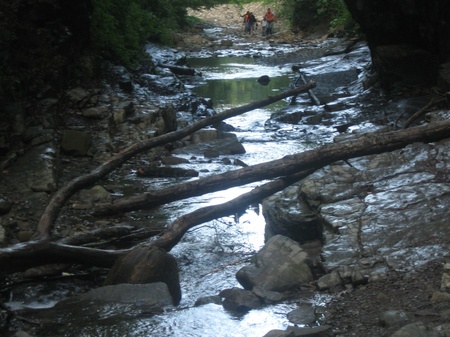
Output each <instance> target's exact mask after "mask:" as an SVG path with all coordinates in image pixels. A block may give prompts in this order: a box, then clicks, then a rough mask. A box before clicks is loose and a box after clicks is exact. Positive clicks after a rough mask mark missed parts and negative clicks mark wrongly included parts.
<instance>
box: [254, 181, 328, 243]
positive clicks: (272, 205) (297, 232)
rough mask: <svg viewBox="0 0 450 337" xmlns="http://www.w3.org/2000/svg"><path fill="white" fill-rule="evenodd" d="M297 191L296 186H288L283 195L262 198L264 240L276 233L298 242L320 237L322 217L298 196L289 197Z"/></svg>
mask: <svg viewBox="0 0 450 337" xmlns="http://www.w3.org/2000/svg"><path fill="white" fill-rule="evenodd" d="M297 191H298V187H297V186H293V187H288V188H287V189H285V191H284V194H283V196H280V195H278V194H277V195H274V196H271V197H268V198H266V199H264V201H263V207H262V209H263V216H264V219H265V220H266V227H265V238H266V240H268V239H270V238H271V237H272V236H274V235H277V234H280V235H284V236H287V237H289V238H291V239H293V240H295V241H297V242H299V243H304V242H308V241H312V240H317V239H319V240H320V239H322V231H323V229H322V219H321V218H320V216H318V214H317V212H316V211H315V210H312V209H311V208H310V207H309V206H308V205H307V204H306V203H305V202H303V201H302V200H301V199H300V198H291V197H290V196H292V195H297ZM285 196H286V197H285Z"/></svg>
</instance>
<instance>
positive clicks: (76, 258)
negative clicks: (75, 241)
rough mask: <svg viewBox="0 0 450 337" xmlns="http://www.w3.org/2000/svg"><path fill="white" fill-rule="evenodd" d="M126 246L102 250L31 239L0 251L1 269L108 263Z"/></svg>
mask: <svg viewBox="0 0 450 337" xmlns="http://www.w3.org/2000/svg"><path fill="white" fill-rule="evenodd" d="M126 252H128V250H101V249H94V248H84V247H75V246H67V245H64V244H58V243H55V242H51V241H49V240H37V241H30V242H27V243H23V244H17V245H14V246H13V247H9V248H6V249H2V250H1V251H0V270H1V271H2V273H13V272H19V271H23V270H26V269H28V268H32V267H36V266H41V265H45V264H52V263H70V264H82V265H88V266H99V267H106V268H109V267H111V266H112V265H113V264H114V262H115V261H116V260H117V258H119V257H120V256H122V255H123V254H124V253H126Z"/></svg>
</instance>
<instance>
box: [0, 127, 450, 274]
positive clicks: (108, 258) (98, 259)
mask: <svg viewBox="0 0 450 337" xmlns="http://www.w3.org/2000/svg"><path fill="white" fill-rule="evenodd" d="M449 135H450V121H443V122H438V123H433V124H428V125H423V126H418V127H414V128H410V129H405V130H399V131H392V132H386V133H375V134H369V135H366V136H363V137H362V138H360V139H357V140H354V141H347V142H344V143H337V144H329V145H325V146H322V147H320V148H318V149H316V150H310V151H306V152H303V153H300V154H296V155H291V156H286V157H284V158H282V159H278V160H275V161H272V162H269V163H264V164H258V165H255V166H249V167H246V168H243V169H240V170H237V171H232V172H229V173H225V174H222V175H219V178H217V176H216V177H214V178H213V177H208V178H203V179H198V180H197V184H198V182H200V183H202V180H203V181H204V179H211V178H213V180H212V181H213V182H214V183H215V184H218V183H219V182H220V181H221V182H222V184H223V183H224V179H223V177H224V175H227V174H232V176H233V177H235V178H237V179H238V180H239V179H240V178H242V179H241V180H239V181H240V182H242V181H246V182H247V183H249V182H251V181H257V180H265V179H270V178H273V177H275V176H281V175H285V177H283V178H279V179H277V180H275V181H272V182H269V183H266V184H264V185H262V186H259V187H256V188H255V189H253V190H252V191H250V192H248V193H245V194H243V195H241V196H239V197H237V198H235V199H233V200H231V201H229V202H226V203H224V204H221V205H215V206H208V207H204V208H201V209H199V210H196V211H194V212H192V213H189V214H186V215H183V216H182V217H180V218H178V219H176V220H175V221H174V222H173V223H172V224H170V225H169V226H168V227H167V229H166V230H165V231H164V233H163V234H162V235H160V236H159V237H158V238H157V239H156V240H152V241H150V242H149V243H148V245H150V246H158V247H162V248H165V249H167V250H170V249H171V248H172V247H173V246H174V245H176V244H177V242H179V240H180V239H181V238H182V237H183V235H184V234H185V233H186V231H187V230H189V229H190V228H192V227H193V226H196V225H198V224H200V223H203V222H206V221H210V220H212V219H216V218H219V217H222V216H225V215H229V214H233V213H236V212H237V211H239V210H242V209H244V208H245V207H247V205H249V204H252V203H255V202H258V201H260V200H262V199H263V198H265V197H267V196H270V195H272V194H273V193H275V192H276V191H278V190H281V189H284V188H285V187H287V186H289V185H290V184H292V183H293V182H295V181H298V180H300V179H302V178H304V177H306V176H307V175H308V174H309V173H310V172H311V170H314V169H318V168H319V167H323V166H325V165H328V164H330V163H332V162H334V161H337V160H343V159H350V158H354V157H360V156H364V155H369V154H375V153H381V152H387V151H392V150H396V149H400V148H402V147H404V146H406V145H408V144H410V143H413V142H435V141H439V140H442V139H446V138H448V137H449ZM272 170H273V171H274V172H275V173H274V172H271V171H272ZM254 175H256V178H252V176H254ZM220 176H221V177H220ZM227 177H228V178H229V176H227ZM228 178H227V179H228ZM181 185H182V186H183V187H182V188H181V190H183V189H185V188H186V186H189V185H186V183H185V184H181ZM199 186H201V184H200V185H199ZM215 188H216V190H219V189H220V187H219V186H216V187H215ZM222 189H223V186H222ZM196 193H199V191H197V192H196ZM176 194H177V193H175V194H174V195H173V196H172V200H177V198H178V196H177V195H176ZM187 196H188V194H187V193H186V192H185V194H184V197H187ZM169 199H170V198H168V199H167V200H169ZM167 200H166V201H167ZM127 252H129V250H116V251H112V250H100V249H93V248H85V247H74V246H68V245H64V244H60V243H54V242H50V241H49V240H42V239H41V240H37V241H36V240H35V241H31V242H28V243H24V244H18V245H15V246H13V247H9V248H5V249H2V250H0V270H2V271H3V272H4V273H8V272H14V271H21V270H25V269H27V268H30V267H35V266H38V265H42V264H49V263H75V264H84V265H95V266H100V267H111V266H112V265H113V263H114V262H115V261H116V260H117V258H119V257H120V256H122V255H123V254H125V253H127Z"/></svg>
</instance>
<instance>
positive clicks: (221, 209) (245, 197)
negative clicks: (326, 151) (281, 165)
mask: <svg viewBox="0 0 450 337" xmlns="http://www.w3.org/2000/svg"><path fill="white" fill-rule="evenodd" d="M313 172H314V170H308V171H302V172H299V173H296V174H294V175H291V176H288V177H284V178H280V179H276V180H274V181H271V182H269V183H266V184H264V185H262V186H258V187H256V188H254V189H253V190H251V191H250V192H247V193H244V194H242V195H240V196H239V197H236V198H234V199H232V200H230V201H228V202H225V203H223V204H219V205H212V206H206V207H202V208H200V209H197V210H195V211H193V212H191V213H189V214H185V215H182V216H181V217H179V218H178V219H176V220H175V221H174V222H172V223H171V224H170V225H169V226H168V227H167V230H165V231H164V233H163V234H162V235H161V236H160V237H159V238H157V239H156V240H153V241H151V242H150V243H149V244H148V245H149V246H157V247H161V248H164V249H166V250H170V249H172V248H173V247H174V246H175V245H176V244H177V243H178V242H179V241H180V240H181V238H182V237H183V235H184V234H185V233H186V232H187V231H188V230H189V229H191V228H192V227H194V226H197V225H200V224H202V223H205V222H208V221H211V220H214V219H217V218H220V217H224V216H227V215H230V214H234V213H236V212H239V211H243V210H245V209H246V208H247V207H248V205H250V204H253V203H256V202H261V201H262V200H263V199H264V198H267V197H269V196H271V195H273V194H274V193H276V192H278V191H281V190H283V189H285V188H286V187H288V186H289V185H292V184H293V183H295V182H297V181H299V180H301V179H303V178H305V177H307V176H308V175H310V174H311V173H313Z"/></svg>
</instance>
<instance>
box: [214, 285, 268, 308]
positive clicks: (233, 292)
mask: <svg viewBox="0 0 450 337" xmlns="http://www.w3.org/2000/svg"><path fill="white" fill-rule="evenodd" d="M220 296H221V297H223V298H224V300H223V302H222V305H223V307H224V309H226V310H229V311H233V312H247V311H249V310H252V309H257V308H259V307H261V306H262V304H263V302H262V301H261V299H260V298H259V297H258V296H256V295H255V294H254V293H253V292H251V291H249V290H245V289H241V288H232V289H227V290H223V291H221V293H220Z"/></svg>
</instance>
